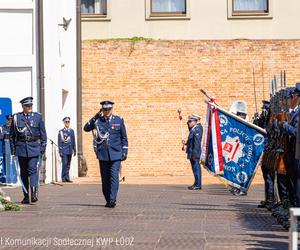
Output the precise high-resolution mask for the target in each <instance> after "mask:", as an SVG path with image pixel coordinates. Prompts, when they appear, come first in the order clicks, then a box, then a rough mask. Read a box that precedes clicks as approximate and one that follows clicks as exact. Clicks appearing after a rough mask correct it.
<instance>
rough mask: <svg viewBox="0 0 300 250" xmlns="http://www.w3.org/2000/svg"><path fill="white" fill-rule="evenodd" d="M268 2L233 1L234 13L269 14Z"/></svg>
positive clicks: (264, 0)
mask: <svg viewBox="0 0 300 250" xmlns="http://www.w3.org/2000/svg"><path fill="white" fill-rule="evenodd" d="M268 2H269V1H268V0H233V2H232V3H233V6H232V12H233V13H268V12H269V6H268Z"/></svg>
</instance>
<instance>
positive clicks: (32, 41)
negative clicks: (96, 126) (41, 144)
mask: <svg viewBox="0 0 300 250" xmlns="http://www.w3.org/2000/svg"><path fill="white" fill-rule="evenodd" d="M63 18H65V20H68V21H70V22H69V25H68V27H66V25H65V26H64V21H63ZM0 30H1V40H0V86H1V91H0V92H1V94H0V95H1V96H0V97H8V98H10V99H11V100H12V111H13V113H15V112H19V111H21V110H22V108H21V105H20V103H19V101H20V100H21V99H22V98H24V97H26V96H33V97H34V111H38V112H41V113H42V114H43V117H44V119H45V124H46V130H47V135H48V138H49V140H48V147H47V152H46V157H47V161H46V177H47V179H46V182H51V181H52V180H55V175H56V176H57V177H58V178H57V179H56V180H59V178H60V159H59V156H58V155H57V154H56V152H57V148H56V146H55V145H54V144H53V145H54V146H53V148H54V151H53V152H52V147H51V140H53V141H54V142H55V143H57V135H58V130H59V129H60V128H62V126H63V123H62V118H63V117H64V116H70V117H71V119H72V120H71V121H72V127H73V128H74V129H75V131H76V128H77V107H76V103H77V97H76V94H77V91H76V86H77V74H76V72H77V64H76V60H77V56H76V55H77V49H76V34H77V25H76V2H75V1H73V0H43V1H42V0H13V1H12V0H0ZM54 155H56V156H55V157H54ZM52 157H53V159H52ZM72 164H73V165H72V167H71V175H72V177H76V176H78V168H77V161H76V160H73V162H72ZM55 167H57V170H56V171H55ZM55 173H56V174H55Z"/></svg>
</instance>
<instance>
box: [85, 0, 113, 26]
mask: <svg viewBox="0 0 300 250" xmlns="http://www.w3.org/2000/svg"><path fill="white" fill-rule="evenodd" d="M111 1H112V0H106V15H103V14H98V13H82V12H80V17H81V21H111V6H110V5H111Z"/></svg>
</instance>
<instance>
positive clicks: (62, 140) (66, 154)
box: [58, 117, 76, 182]
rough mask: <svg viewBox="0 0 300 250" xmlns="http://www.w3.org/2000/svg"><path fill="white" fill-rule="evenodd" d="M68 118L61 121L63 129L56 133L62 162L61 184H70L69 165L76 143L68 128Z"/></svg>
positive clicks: (72, 132) (71, 130)
mask: <svg viewBox="0 0 300 250" xmlns="http://www.w3.org/2000/svg"><path fill="white" fill-rule="evenodd" d="M70 120H71V119H70V117H65V118H64V119H63V122H64V125H65V127H64V128H63V129H61V130H59V132H58V147H59V155H60V157H61V161H62V169H61V180H62V182H72V181H71V180H70V174H69V172H70V165H71V160H72V155H74V156H76V142H75V133H74V130H73V129H71V128H70Z"/></svg>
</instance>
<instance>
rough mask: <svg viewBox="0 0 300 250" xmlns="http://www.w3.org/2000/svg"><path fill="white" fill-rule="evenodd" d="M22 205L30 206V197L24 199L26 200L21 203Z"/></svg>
mask: <svg viewBox="0 0 300 250" xmlns="http://www.w3.org/2000/svg"><path fill="white" fill-rule="evenodd" d="M21 203H22V204H30V202H29V197H28V196H27V197H24V199H23V200H22V201H21Z"/></svg>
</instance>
